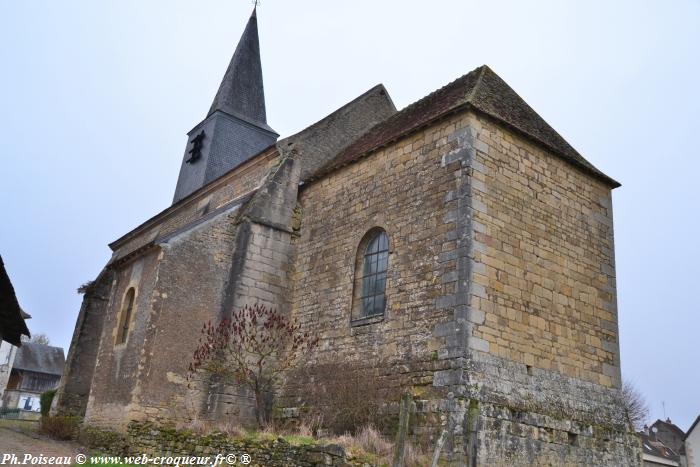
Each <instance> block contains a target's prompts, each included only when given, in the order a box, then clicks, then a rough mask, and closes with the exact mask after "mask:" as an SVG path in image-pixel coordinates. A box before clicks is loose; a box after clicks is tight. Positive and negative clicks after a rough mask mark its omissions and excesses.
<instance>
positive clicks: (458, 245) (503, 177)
mask: <svg viewBox="0 0 700 467" xmlns="http://www.w3.org/2000/svg"><path fill="white" fill-rule="evenodd" d="M351 126H352V125H351ZM311 136H313V138H316V137H318V134H315V133H314V134H312V135H311ZM313 138H312V139H311V141H315V139H313ZM307 143H308V141H307ZM303 151H304V144H298V145H296V146H295V145H293V144H292V145H290V147H289V148H286V149H284V148H280V149H275V150H271V151H270V152H266V153H263V154H260V155H258V156H256V157H254V158H252V159H250V160H249V161H247V162H246V163H244V164H243V165H241V166H240V167H239V168H237V169H235V170H234V171H233V172H231V173H229V174H227V175H225V176H224V177H222V178H221V179H219V180H217V181H215V182H213V183H212V184H211V185H210V186H207V187H205V189H203V190H200V191H198V192H197V193H195V194H194V195H193V196H192V197H191V198H186V199H184V200H182V201H181V202H180V203H178V204H176V205H175V206H173V207H171V208H169V209H168V210H166V211H165V212H164V213H161V214H160V215H158V216H157V217H156V218H154V219H153V220H151V221H148V222H147V223H145V224H144V225H143V226H141V227H139V228H137V229H135V230H134V231H133V232H132V233H130V234H127V235H126V236H124V237H122V238H121V239H119V240H118V241H117V242H115V243H113V244H112V246H113V248H114V250H115V253H114V257H113V259H112V261H111V262H110V265H109V267H108V271H109V279H108V280H107V279H105V278H104V277H107V276H104V277H103V279H102V280H101V282H100V283H101V284H103V287H105V290H106V291H105V297H106V301H104V302H100V304H93V303H92V302H90V301H89V300H90V298H89V297H87V296H86V302H85V304H84V307H83V308H84V309H85V310H86V311H85V313H83V312H82V311H81V317H82V318H81V320H79V327H78V328H76V336H77V337H76V338H74V344H73V347H74V349H72V350H71V354H69V361H73V362H74V363H72V364H73V365H74V369H73V370H70V369H69V374H71V375H73V376H71V377H69V380H68V381H66V382H65V383H64V389H63V396H59V397H60V398H61V400H62V401H63V402H62V407H63V408H64V409H66V410H69V408H70V407H72V406H75V407H78V412H80V407H87V410H85V409H83V410H85V415H86V421H87V422H88V423H89V424H92V425H101V426H107V425H109V426H115V424H116V426H117V428H119V429H121V430H122V431H126V430H127V427H128V426H129V423H130V421H131V420H159V421H178V420H187V419H192V418H194V417H198V418H204V419H211V420H214V419H218V420H230V421H233V422H238V423H246V422H249V421H251V420H252V419H253V415H254V408H253V403H252V398H251V396H250V394H248V393H247V392H246V391H244V390H242V389H240V388H233V387H224V386H221V385H219V384H216V382H215V381H213V380H210V379H201V378H199V379H195V380H193V381H187V380H186V379H185V376H186V368H187V364H188V363H189V358H190V356H191V354H192V351H193V349H194V347H195V345H196V340H197V337H198V335H197V332H198V329H199V328H200V327H201V325H202V323H204V322H206V321H208V320H213V321H215V320H218V319H220V318H221V317H222V316H225V315H226V314H227V313H228V312H230V310H231V309H233V308H236V307H240V306H242V305H244V304H250V303H254V302H258V303H264V304H268V305H271V306H274V307H276V308H278V309H280V310H281V311H283V312H284V313H286V314H288V315H290V316H291V317H293V318H294V319H297V320H298V321H299V322H300V323H301V324H302V326H303V329H304V330H305V331H307V332H308V333H309V334H311V335H314V336H318V337H319V339H320V343H319V346H318V347H317V348H316V349H314V351H313V352H312V353H311V354H309V355H307V356H306V357H307V358H308V360H307V361H306V363H305V364H306V366H307V368H308V369H309V370H310V373H313V370H314V368H317V367H320V366H322V365H324V364H326V363H329V362H334V361H335V362H347V363H358V364H361V365H363V366H364V367H367V368H368V369H369V370H371V374H372V375H373V378H375V380H376V382H378V384H379V386H381V387H382V388H383V389H385V390H387V392H388V393H389V394H391V393H392V392H395V393H396V397H395V401H394V402H398V400H399V397H400V395H401V393H402V392H403V391H404V390H408V391H410V393H411V394H412V395H413V396H414V404H415V411H416V417H415V420H416V422H415V424H414V425H413V426H412V428H411V430H412V435H413V436H414V437H415V438H416V439H418V440H420V441H422V442H424V443H427V444H429V445H430V446H434V444H435V442H436V441H437V440H438V438H441V439H443V440H444V446H443V448H442V455H441V457H442V459H443V460H444V461H445V462H451V463H452V464H453V465H519V464H520V465H531V464H544V465H548V464H550V465H620V464H623V465H635V464H639V455H638V453H639V449H638V447H639V446H638V442H637V441H636V438H634V436H632V435H630V432H629V430H630V427H629V426H628V423H627V421H626V420H625V417H624V414H623V413H622V410H621V407H620V404H619V386H620V361H619V344H618V329H617V311H616V290H615V263H614V256H613V255H614V244H613V231H612V211H611V193H610V187H609V186H608V185H606V184H605V181H604V180H602V179H601V178H600V177H595V176H592V175H591V174H590V173H589V172H586V171H583V170H580V169H579V168H578V167H576V166H574V165H572V164H571V163H570V162H567V161H566V160H564V159H562V158H560V157H557V156H555V155H554V154H552V153H550V152H548V150H546V149H543V147H542V146H541V145H536V144H534V143H533V142H532V141H531V140H529V139H526V138H524V137H522V136H520V135H519V134H516V133H514V132H512V131H511V130H510V129H508V128H506V127H505V126H503V125H501V124H498V123H496V122H494V120H492V119H491V118H488V117H485V116H484V115H482V114H477V113H474V112H473V111H471V110H468V109H465V110H462V111H460V112H457V113H452V114H450V115H449V116H444V117H443V118H441V119H437V120H435V121H433V122H431V124H430V125H428V126H426V127H424V128H421V129H420V130H418V131H415V132H414V133H412V134H408V135H405V136H404V137H402V138H400V139H398V140H397V141H395V142H393V143H391V144H387V145H385V146H383V147H381V148H379V149H377V150H376V151H374V152H373V153H372V154H370V155H368V156H367V157H363V158H358V159H357V160H356V161H354V162H352V163H350V164H349V165H346V166H344V167H339V168H337V169H336V170H334V171H330V172H328V173H326V174H325V175H324V176H323V177H320V178H318V179H314V180H307V181H304V180H303V176H302V174H304V173H306V172H308V169H309V167H310V166H305V163H308V164H311V165H313V167H318V166H320V165H321V163H322V162H323V160H321V159H323V158H324V157H330V156H332V155H329V154H326V152H324V151H322V150H318V151H314V152H313V154H312V155H311V157H309V158H308V159H306V161H307V162H305V158H304V153H303ZM375 227H381V228H382V229H384V231H385V232H386V233H387V235H388V237H389V266H388V276H387V285H386V296H387V304H386V310H385V313H384V314H383V316H380V317H375V318H373V319H370V320H364V321H362V322H353V321H352V320H351V311H352V308H353V286H354V285H353V284H354V275H355V270H356V258H357V250H358V245H359V244H360V242H361V239H362V238H363V237H364V236H365V235H366V234H367V232H368V231H370V229H373V228H375ZM129 287H135V288H136V289H137V295H136V297H137V298H136V307H135V312H134V315H133V318H132V321H133V322H132V323H131V326H130V331H129V338H128V340H127V342H126V343H125V344H116V341H115V337H116V332H117V327H118V326H117V324H118V322H119V315H120V313H121V310H122V307H123V304H122V302H123V297H124V295H125V293H126V291H127V290H128V288H129ZM90 319H92V321H90ZM90 322H93V324H89V323H90ZM80 323H86V324H80ZM95 333H97V334H99V335H100V338H99V342H98V341H96V340H94V339H93V340H92V341H90V340H89V339H88V337H87V336H88V335H91V336H93V337H94V335H95ZM81 347H84V348H85V349H86V350H85V354H84V358H83V357H82V356H81V357H79V358H77V359H76V357H75V356H78V355H82V353H81V352H78V351H77V350H75V349H80V348H81ZM90 352H93V353H92V354H91V353H90ZM71 355H73V358H72V357H71ZM92 355H94V356H92ZM80 359H83V360H81V362H78V360H80ZM79 368H85V369H86V370H87V371H88V373H86V374H87V375H88V376H87V380H89V383H90V386H91V390H90V393H89V394H90V396H89V400H86V390H85V387H86V386H85V384H83V383H81V384H82V385H81V384H78V380H75V381H72V379H73V378H75V374H76V371H77V369H79ZM90 371H92V372H93V374H92V375H91V376H90V373H89V372H90ZM288 376H289V377H288V379H287V381H286V385H285V387H284V388H282V391H281V397H280V401H281V403H282V405H283V407H282V408H287V409H288V410H282V411H280V412H282V413H285V414H287V416H289V417H292V416H294V415H296V414H299V413H301V411H300V410H298V407H300V406H303V404H304V402H305V401H304V395H305V392H306V388H308V386H306V385H308V384H315V383H314V380H313V379H308V380H300V379H294V378H292V377H291V374H290V375H288ZM71 397H73V401H71ZM394 406H395V404H393V405H392V404H389V407H388V409H387V410H389V411H391V410H395V407H394ZM154 436H155V435H154ZM313 455H314V456H316V457H315V459H316V460H315V461H318V462H321V460H320V459H321V457H323V459H326V457H325V456H327V455H331V453H328V452H325V453H322V454H319V453H315V454H313ZM323 462H325V460H323ZM269 465H273V464H269Z"/></svg>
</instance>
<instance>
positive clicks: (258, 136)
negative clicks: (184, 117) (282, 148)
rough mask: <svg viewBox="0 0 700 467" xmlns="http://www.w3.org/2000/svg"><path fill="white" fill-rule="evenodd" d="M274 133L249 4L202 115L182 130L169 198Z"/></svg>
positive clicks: (258, 147) (242, 157) (224, 168)
mask: <svg viewBox="0 0 700 467" xmlns="http://www.w3.org/2000/svg"><path fill="white" fill-rule="evenodd" d="M278 136H279V135H278V134H277V133H276V132H275V130H273V129H272V128H270V127H269V126H268V125H267V119H266V116H265V92H264V91H263V79H262V66H261V64H260V43H259V42H258V19H257V15H256V9H255V8H254V9H253V13H252V14H251V15H250V19H249V20H248V24H247V25H246V27H245V31H243V35H242V36H241V40H240V42H239V43H238V46H237V47H236V51H235V52H234V53H233V58H232V59H231V63H230V64H229V66H228V69H227V70H226V74H225V75H224V79H223V80H222V81H221V85H220V86H219V90H218V91H217V93H216V97H215V98H214V102H212V104H211V108H210V109H209V113H208V114H207V117H206V118H205V119H204V120H202V121H201V122H200V123H199V124H198V125H197V126H195V127H194V128H193V129H192V130H190V132H189V133H187V146H186V148H185V154H184V157H183V158H182V165H181V166H180V176H179V177H178V179H177V187H176V188H175V196H174V197H173V202H177V201H179V200H181V199H183V198H185V197H187V196H188V195H189V194H190V193H192V192H194V191H196V190H198V189H199V188H201V187H203V186H204V185H206V184H208V183H210V182H211V181H213V180H216V179H217V178H219V177H220V176H222V175H223V174H225V173H226V172H228V171H229V170H231V169H232V168H234V167H236V166H237V165H239V164H241V163H243V162H245V161H246V160H248V159H250V158H251V157H253V156H255V155H256V154H258V153H259V152H260V151H262V150H263V149H265V148H267V147H269V146H270V145H271V144H274V143H275V141H277V137H278Z"/></svg>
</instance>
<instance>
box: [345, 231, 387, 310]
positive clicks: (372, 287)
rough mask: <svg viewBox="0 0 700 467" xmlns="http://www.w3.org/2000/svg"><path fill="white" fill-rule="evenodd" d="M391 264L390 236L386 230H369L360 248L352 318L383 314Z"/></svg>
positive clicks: (356, 265)
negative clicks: (387, 277) (387, 278)
mask: <svg viewBox="0 0 700 467" xmlns="http://www.w3.org/2000/svg"><path fill="white" fill-rule="evenodd" d="M388 267H389V238H388V237H387V235H386V232H385V231H384V230H382V229H380V228H376V229H372V230H370V231H369V232H367V234H366V235H365V237H364V238H363V239H362V241H361V242H360V245H359V247H358V249H357V257H356V260H355V284H354V291H353V310H352V320H353V321H357V320H365V319H367V318H374V317H381V316H383V315H384V309H385V308H386V275H387V269H388Z"/></svg>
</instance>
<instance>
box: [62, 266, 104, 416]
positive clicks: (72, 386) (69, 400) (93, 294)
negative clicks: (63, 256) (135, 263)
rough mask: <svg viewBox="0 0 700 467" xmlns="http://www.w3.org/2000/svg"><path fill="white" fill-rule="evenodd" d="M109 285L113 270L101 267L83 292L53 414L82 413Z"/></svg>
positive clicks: (88, 392) (85, 402) (95, 355)
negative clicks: (98, 273)
mask: <svg viewBox="0 0 700 467" xmlns="http://www.w3.org/2000/svg"><path fill="white" fill-rule="evenodd" d="M111 289H112V273H111V271H108V270H103V271H102V272H101V273H100V275H99V276H98V277H97V279H96V280H95V281H94V282H93V283H92V284H90V286H89V287H87V289H86V290H85V292H84V294H83V303H82V305H81V307H80V312H79V313H78V320H77V322H76V325H75V330H74V331H73V338H72V340H71V345H70V349H69V350H68V356H67V358H66V365H65V367H64V369H63V375H62V376H61V382H60V384H59V387H58V391H57V392H56V396H55V399H56V401H55V403H54V404H52V413H53V414H55V413H58V414H60V415H78V416H83V415H85V410H86V408H87V404H88V397H89V395H90V387H91V385H92V378H93V375H94V372H95V363H96V361H97V352H98V350H99V345H100V339H101V337H102V329H103V326H104V320H105V316H106V314H107V307H108V303H109V297H110V293H111Z"/></svg>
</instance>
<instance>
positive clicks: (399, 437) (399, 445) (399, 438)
mask: <svg viewBox="0 0 700 467" xmlns="http://www.w3.org/2000/svg"><path fill="white" fill-rule="evenodd" d="M410 408H411V395H410V394H408V393H406V394H404V395H403V396H401V404H400V405H399V431H398V433H396V445H395V446H394V460H393V462H392V463H391V467H404V455H405V451H406V435H408V415H409V410H410Z"/></svg>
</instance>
